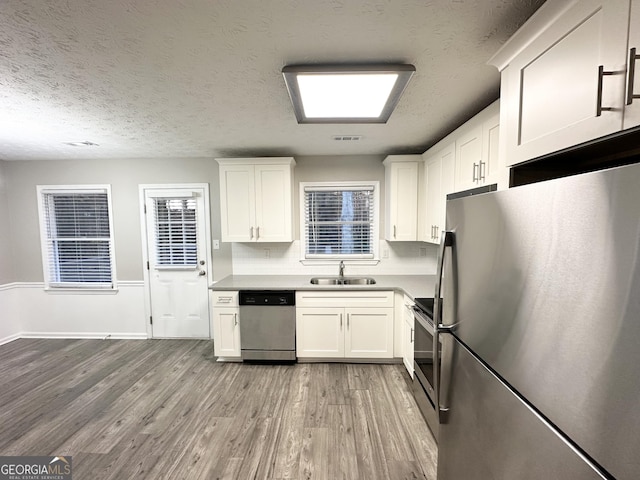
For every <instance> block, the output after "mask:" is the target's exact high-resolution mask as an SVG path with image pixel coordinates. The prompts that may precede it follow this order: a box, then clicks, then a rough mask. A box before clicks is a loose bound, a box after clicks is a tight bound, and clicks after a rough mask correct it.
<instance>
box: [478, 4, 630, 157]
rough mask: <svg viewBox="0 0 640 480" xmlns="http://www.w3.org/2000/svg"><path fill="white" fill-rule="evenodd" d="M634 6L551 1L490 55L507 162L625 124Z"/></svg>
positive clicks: (603, 133)
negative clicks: (497, 72) (498, 93)
mask: <svg viewBox="0 0 640 480" xmlns="http://www.w3.org/2000/svg"><path fill="white" fill-rule="evenodd" d="M629 6H630V3H629V0H573V1H569V0H567V1H549V2H547V3H546V4H544V5H543V6H542V7H540V9H539V10H538V12H536V14H535V15H534V16H533V17H532V18H531V19H530V20H529V21H528V22H527V23H526V24H525V25H524V26H523V27H522V28H521V29H520V30H519V31H518V32H517V33H516V34H515V35H514V36H513V38H512V39H511V40H510V41H509V42H507V44H506V45H505V46H504V47H503V48H502V49H501V50H500V51H499V52H498V53H497V54H496V55H495V56H494V57H493V58H492V59H491V60H490V63H491V64H492V65H495V66H496V67H497V68H498V69H499V70H500V71H501V73H502V75H501V104H502V109H503V111H502V113H501V126H502V135H503V137H504V138H503V141H504V142H505V145H504V152H505V155H506V163H507V164H508V165H514V164H517V163H520V162H523V161H525V160H529V159H532V158H536V157H539V156H541V155H544V154H547V153H551V152H555V151H557V150H560V149H563V148H566V147H570V146H573V145H576V144H579V143H582V142H585V141H587V140H591V139H594V138H597V137H601V136H603V135H607V134H610V133H613V132H617V131H619V130H621V129H622V128H623V117H624V115H625V114H626V112H625V90H626V88H625V84H626V81H627V60H628V57H629V52H628V50H627V40H628V32H629ZM636 8H637V6H636V5H634V10H635V9H636ZM635 14H636V15H637V12H636V13H635ZM637 28H638V27H637V26H635V28H634V26H633V25H632V30H637ZM636 35H637V32H636ZM634 107H635V106H634ZM628 110H630V109H628ZM629 114H631V113H630V112H629ZM627 123H633V121H632V120H630V121H629V122H626V121H625V127H626V126H631V125H627ZM637 123H638V119H637V115H636V120H635V124H637Z"/></svg>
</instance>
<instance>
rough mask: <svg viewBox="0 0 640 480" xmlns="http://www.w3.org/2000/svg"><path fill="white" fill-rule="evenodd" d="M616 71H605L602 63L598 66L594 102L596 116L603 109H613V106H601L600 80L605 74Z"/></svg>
mask: <svg viewBox="0 0 640 480" xmlns="http://www.w3.org/2000/svg"><path fill="white" fill-rule="evenodd" d="M615 73H617V72H612V71H608V70H607V71H605V69H604V65H600V66H599V67H598V98H597V102H596V117H599V116H600V115H602V112H604V111H610V110H613V107H603V106H602V82H603V79H604V76H605V75H614V74H615Z"/></svg>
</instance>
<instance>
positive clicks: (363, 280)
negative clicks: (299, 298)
mask: <svg viewBox="0 0 640 480" xmlns="http://www.w3.org/2000/svg"><path fill="white" fill-rule="evenodd" d="M375 283H376V280H375V279H374V278H371V277H314V278H312V279H311V284H312V285H374V284H375Z"/></svg>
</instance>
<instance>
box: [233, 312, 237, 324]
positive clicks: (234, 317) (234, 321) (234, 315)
mask: <svg viewBox="0 0 640 480" xmlns="http://www.w3.org/2000/svg"><path fill="white" fill-rule="evenodd" d="M233 325H234V326H236V325H238V314H237V313H234V314H233Z"/></svg>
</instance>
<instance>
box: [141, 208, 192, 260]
mask: <svg viewBox="0 0 640 480" xmlns="http://www.w3.org/2000/svg"><path fill="white" fill-rule="evenodd" d="M151 201H152V204H153V223H154V230H155V231H154V232H153V234H154V238H155V242H154V250H155V252H153V255H154V256H155V263H154V267H155V268H174V269H181V268H196V266H197V264H198V235H197V233H198V232H197V223H196V222H197V215H196V213H197V212H196V199H195V197H154V198H152V199H151Z"/></svg>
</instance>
